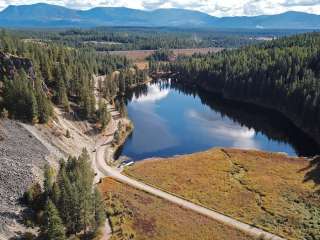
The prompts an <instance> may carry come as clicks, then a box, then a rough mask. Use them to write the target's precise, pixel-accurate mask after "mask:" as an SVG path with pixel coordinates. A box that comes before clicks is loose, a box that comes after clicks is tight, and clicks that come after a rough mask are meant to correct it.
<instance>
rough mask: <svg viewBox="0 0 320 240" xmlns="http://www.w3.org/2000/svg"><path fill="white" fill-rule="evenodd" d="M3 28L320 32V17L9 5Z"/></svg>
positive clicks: (291, 13) (0, 18)
mask: <svg viewBox="0 0 320 240" xmlns="http://www.w3.org/2000/svg"><path fill="white" fill-rule="evenodd" d="M0 26H1V27H58V28H59V27H97V26H133V27H137V26H139V27H186V28H190V27H192V28H194V27H200V28H201V27H204V28H235V29H237V28H239V29H241V28H242V29H244V28H248V29H250V28H252V29H254V28H265V29H320V15H316V14H310V13H305V12H295V11H289V12H285V13H281V14H275V15H260V16H235V17H215V16H211V15H209V14H206V13H203V12H199V11H196V10H187V9H180V8H160V9H155V10H152V11H146V10H139V9H131V8H126V7H94V8H91V9H88V10H77V9H71V8H67V7H63V6H59V5H51V4H46V3H36V4H31V5H9V6H8V7H7V8H5V9H4V10H3V11H1V12H0Z"/></svg>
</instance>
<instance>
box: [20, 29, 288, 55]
mask: <svg viewBox="0 0 320 240" xmlns="http://www.w3.org/2000/svg"><path fill="white" fill-rule="evenodd" d="M14 33H15V34H17V35H19V36H21V37H23V38H24V39H28V40H29V41H32V40H33V41H39V42H43V43H48V42H56V43H60V44H63V45H66V46H70V47H76V48H83V47H88V46H90V47H92V48H94V49H95V50H97V51H114V50H153V49H179V48H206V47H226V48H229V47H232V48H235V47H239V46H244V45H248V44H252V43H255V42H257V40H256V39H255V38H256V37H258V36H270V35H271V36H278V35H279V34H280V32H262V31H261V32H260V31H254V30H253V31H249V32H244V31H241V30H239V31H223V30H214V31H213V30H210V29H177V28H148V27H146V28H142V27H141V28H139V27H128V28H125V27H117V28H112V27H99V28H93V29H64V30H63V29H62V30H52V29H45V30H28V31H23V30H22V31H19V32H14ZM282 34H283V33H282ZM287 34H290V32H288V33H287Z"/></svg>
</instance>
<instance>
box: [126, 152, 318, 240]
mask: <svg viewBox="0 0 320 240" xmlns="http://www.w3.org/2000/svg"><path fill="white" fill-rule="evenodd" d="M309 164H310V162H309V161H307V160H306V159H303V158H299V159H298V158H289V157H286V156H285V155H282V154H275V153H265V152H259V151H245V150H235V149H211V150H209V151H206V152H201V153H196V154H191V155H185V156H178V157H175V158H169V159H161V160H159V159H158V160H157V159H155V160H147V161H143V162H139V163H136V164H135V165H134V166H133V167H131V168H129V169H127V170H126V171H125V173H126V174H127V175H130V176H132V177H134V178H137V179H140V180H142V181H144V182H146V183H149V184H152V185H155V186H158V187H160V188H162V189H165V190H167V191H169V192H173V193H175V194H178V195H180V196H183V197H185V198H187V199H189V200H191V201H193V202H196V203H201V204H203V205H205V206H208V207H210V208H213V209H216V210H218V211H220V212H223V213H225V214H227V215H230V216H233V217H235V218H237V219H239V220H242V221H244V222H247V223H250V224H254V225H256V226H258V227H262V228H264V229H266V230H268V231H270V232H273V233H276V234H279V235H282V236H285V237H287V238H290V239H320V197H319V194H316V193H315V191H316V188H315V184H314V182H312V181H307V182H306V181H304V180H305V177H306V174H307V172H308V166H309ZM309 170H310V169H309Z"/></svg>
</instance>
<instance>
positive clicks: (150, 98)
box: [132, 84, 170, 103]
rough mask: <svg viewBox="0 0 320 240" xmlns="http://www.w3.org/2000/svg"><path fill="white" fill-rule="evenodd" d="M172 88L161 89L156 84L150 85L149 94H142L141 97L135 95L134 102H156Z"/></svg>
mask: <svg viewBox="0 0 320 240" xmlns="http://www.w3.org/2000/svg"><path fill="white" fill-rule="evenodd" d="M169 92H170V90H169V89H162V90H161V89H160V87H159V86H158V85H156V84H154V85H149V86H148V94H147V95H142V96H139V97H135V96H134V97H133V98H132V102H133V103H135V102H136V103H144V102H147V103H149V102H151V103H153V102H156V101H159V100H161V99H163V98H165V97H167V96H168V94H169Z"/></svg>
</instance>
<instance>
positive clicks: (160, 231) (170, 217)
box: [99, 178, 253, 240]
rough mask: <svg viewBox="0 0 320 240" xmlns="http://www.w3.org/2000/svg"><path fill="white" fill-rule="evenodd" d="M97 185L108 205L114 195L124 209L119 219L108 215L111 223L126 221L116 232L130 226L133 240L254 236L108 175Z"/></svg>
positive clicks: (202, 239) (213, 238) (192, 239)
mask: <svg viewBox="0 0 320 240" xmlns="http://www.w3.org/2000/svg"><path fill="white" fill-rule="evenodd" d="M99 188H100V190H101V192H102V193H103V196H104V199H105V201H106V203H107V206H110V202H109V201H110V196H114V197H113V198H114V199H116V200H117V201H118V200H119V201H120V202H121V203H122V204H123V205H124V208H125V209H126V210H121V211H118V212H122V213H123V214H122V215H124V216H121V215H118V216H117V218H118V219H115V218H114V217H112V218H111V222H112V223H114V224H112V225H113V226H114V225H116V224H117V223H119V222H125V224H124V226H122V229H124V230H121V229H120V228H118V227H117V229H115V230H116V231H117V232H118V233H119V232H121V231H127V232H128V229H132V230H133V233H132V232H131V230H130V231H129V232H130V234H133V235H135V238H134V239H136V240H144V239H146V240H147V239H148V240H149V239H153V240H169V239H170V240H175V239H184V240H199V239H201V240H206V239H207V240H215V239H216V240H221V239H226V240H227V239H228V240H229V239H237V240H242V239H253V238H251V237H249V236H246V235H245V234H244V233H242V232H240V231H238V230H236V229H233V228H231V227H228V226H225V225H223V224H221V223H219V222H216V221H214V220H211V219H209V218H207V217H205V216H202V215H199V214H197V213H194V212H192V211H189V210H186V209H184V208H181V207H179V206H178V205H175V204H172V203H170V202H167V201H166V200H163V199H160V198H158V197H155V196H153V195H150V194H148V193H146V192H143V191H140V190H137V189H135V188H133V187H130V186H128V185H126V184H122V183H120V182H118V181H116V180H113V179H111V178H105V179H103V181H102V183H101V184H100V185H99ZM113 205H114V206H118V207H117V208H118V209H122V208H123V207H121V206H120V207H119V205H120V204H119V203H113ZM108 212H109V211H108ZM111 212H112V211H111ZM121 219H122V220H121ZM122 225H123V224H122ZM114 227H116V226H114ZM114 239H118V238H116V237H115V238H114ZM119 239H120V238H119Z"/></svg>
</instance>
